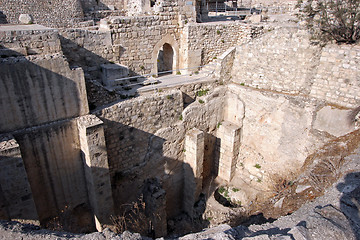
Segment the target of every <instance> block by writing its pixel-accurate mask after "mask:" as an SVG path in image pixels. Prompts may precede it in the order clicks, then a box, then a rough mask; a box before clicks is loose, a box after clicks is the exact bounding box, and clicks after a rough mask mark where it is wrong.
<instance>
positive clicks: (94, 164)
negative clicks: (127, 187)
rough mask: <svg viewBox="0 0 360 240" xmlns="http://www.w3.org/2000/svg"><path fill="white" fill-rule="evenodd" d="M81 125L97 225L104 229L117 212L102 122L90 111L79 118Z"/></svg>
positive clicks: (89, 185)
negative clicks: (103, 226)
mask: <svg viewBox="0 0 360 240" xmlns="http://www.w3.org/2000/svg"><path fill="white" fill-rule="evenodd" d="M78 128H79V138H80V148H81V152H82V159H83V163H84V169H85V178H86V184H87V190H88V197H89V202H90V205H91V207H92V211H93V214H94V218H95V224H96V229H97V230H98V231H102V225H103V224H109V223H110V216H111V215H113V214H114V203H113V198H112V192H111V182H110V175H109V164H108V158H107V151H106V145H105V136H104V128H103V122H102V121H101V120H100V119H99V118H97V117H96V116H94V115H87V116H83V117H80V118H79V119H78Z"/></svg>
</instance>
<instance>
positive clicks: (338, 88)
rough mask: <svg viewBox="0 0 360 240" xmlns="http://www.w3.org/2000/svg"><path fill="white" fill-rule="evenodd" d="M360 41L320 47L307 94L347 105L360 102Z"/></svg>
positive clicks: (351, 106) (350, 105)
mask: <svg viewBox="0 0 360 240" xmlns="http://www.w3.org/2000/svg"><path fill="white" fill-rule="evenodd" d="M359 76H360V45H359V44H358V45H341V46H339V45H328V46H326V47H325V48H323V49H322V52H321V56H320V61H319V66H318V67H317V71H316V74H315V76H313V77H314V80H313V85H312V87H311V91H310V95H311V96H314V97H316V98H319V99H324V100H326V101H327V102H330V103H333V104H338V105H341V106H344V107H348V108H354V107H358V106H360V95H359V92H360V78H359Z"/></svg>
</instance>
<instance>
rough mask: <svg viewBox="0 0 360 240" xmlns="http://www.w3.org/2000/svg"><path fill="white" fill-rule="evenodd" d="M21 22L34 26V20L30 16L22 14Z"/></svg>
mask: <svg viewBox="0 0 360 240" xmlns="http://www.w3.org/2000/svg"><path fill="white" fill-rule="evenodd" d="M19 21H20V23H22V24H32V23H33V18H32V16H31V15H30V14H20V16H19Z"/></svg>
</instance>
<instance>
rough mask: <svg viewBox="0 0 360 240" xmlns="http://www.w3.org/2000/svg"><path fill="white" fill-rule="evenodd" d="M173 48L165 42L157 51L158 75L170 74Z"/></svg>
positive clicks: (172, 63)
mask: <svg viewBox="0 0 360 240" xmlns="http://www.w3.org/2000/svg"><path fill="white" fill-rule="evenodd" d="M174 56H175V54H174V50H173V48H172V46H171V45H170V44H168V43H165V44H164V45H163V46H162V47H161V49H160V50H159V53H158V58H157V69H158V75H159V76H160V75H166V74H172V71H173V65H174Z"/></svg>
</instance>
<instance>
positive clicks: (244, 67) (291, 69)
mask: <svg viewBox="0 0 360 240" xmlns="http://www.w3.org/2000/svg"><path fill="white" fill-rule="evenodd" d="M359 59H360V47H359V46H356V45H355V46H345V45H344V46H337V45H331V44H330V45H328V46H326V47H324V48H321V47H319V46H316V45H314V44H312V43H311V42H310V40H309V35H308V33H307V32H306V31H305V30H299V29H298V28H297V27H293V28H281V29H275V30H273V31H271V32H268V33H267V34H265V35H264V36H263V37H261V38H259V39H255V40H254V41H252V42H250V43H249V44H247V45H243V46H239V47H238V48H237V50H236V54H235V60H234V67H233V71H232V76H233V77H232V79H233V81H234V82H236V83H239V84H241V85H245V86H251V87H254V88H259V89H266V90H272V91H278V92H282V93H290V94H300V95H304V96H307V95H310V96H312V97H315V98H318V99H321V100H326V101H328V102H330V103H333V104H337V105H340V106H344V107H350V108H353V107H356V106H358V105H360V99H359V95H358V94H357V93H358V92H359V88H360V86H359V84H358V79H357V76H358V75H359V72H360V69H359V61H360V60H359Z"/></svg>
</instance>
